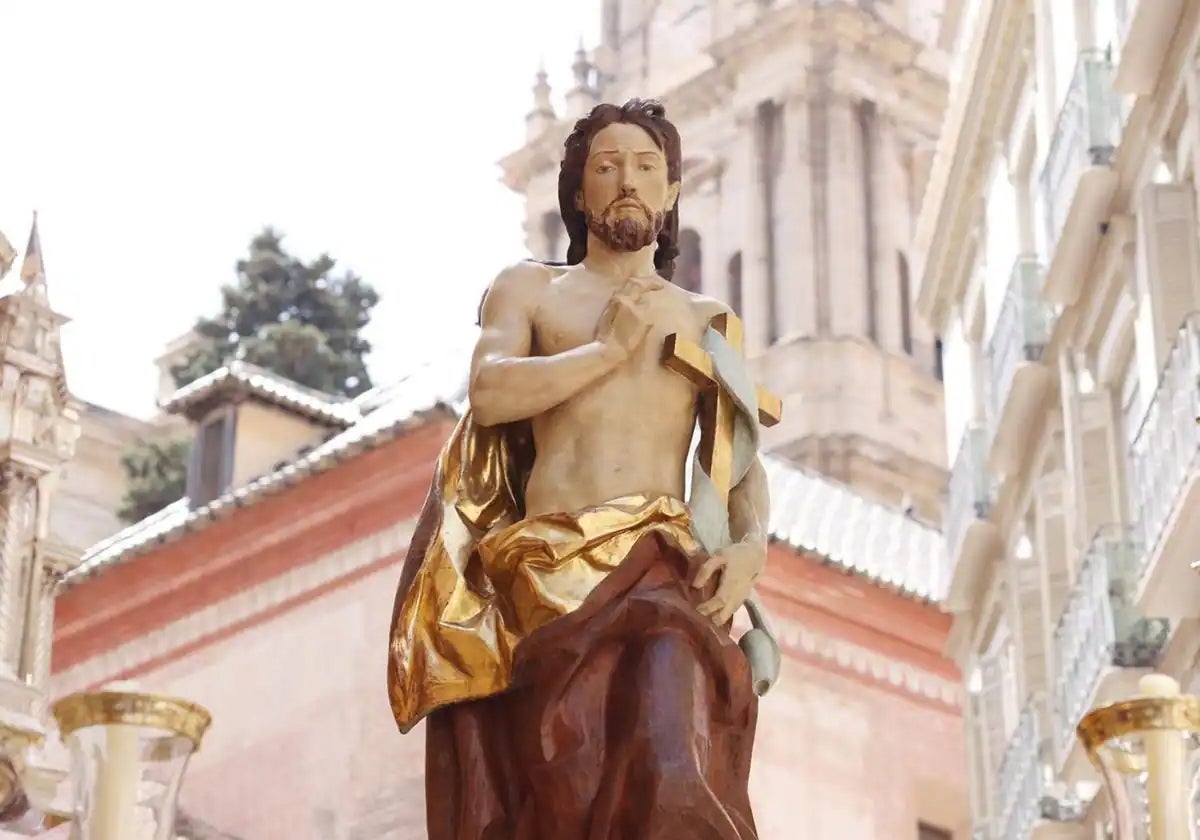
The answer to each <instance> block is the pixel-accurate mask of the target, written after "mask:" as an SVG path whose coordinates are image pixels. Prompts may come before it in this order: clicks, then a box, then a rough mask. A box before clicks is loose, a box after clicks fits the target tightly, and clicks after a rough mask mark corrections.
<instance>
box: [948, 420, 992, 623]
mask: <svg viewBox="0 0 1200 840" xmlns="http://www.w3.org/2000/svg"><path fill="white" fill-rule="evenodd" d="M986 457H987V429H986V428H985V427H984V426H982V425H979V424H976V425H972V426H969V427H968V428H967V430H966V432H965V433H964V434H963V439H962V443H961V444H960V445H959V447H958V455H957V456H956V457H955V459H954V466H952V467H951V468H950V481H949V485H948V487H947V499H946V527H945V535H946V542H945V545H946V554H947V561H948V564H949V566H950V590H949V594H948V595H947V597H946V602H947V603H946V606H947V607H948V608H949V609H950V610H952V611H954V610H960V609H966V608H967V607H969V606H970V604H971V593H972V592H973V591H974V588H975V582H976V579H977V577H978V575H979V573H980V571H981V570H982V569H983V568H984V566H985V565H986V560H987V559H988V556H989V554H990V553H991V552H992V551H993V550H994V549H995V547H996V546H997V545H998V537H997V534H996V526H995V523H993V522H992V521H991V520H990V519H989V518H988V517H989V516H990V515H991V512H992V503H993V501H994V498H995V497H994V490H993V484H992V478H991V476H990V475H989V474H988V471H987V466H986Z"/></svg>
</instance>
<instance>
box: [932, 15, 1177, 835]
mask: <svg viewBox="0 0 1200 840" xmlns="http://www.w3.org/2000/svg"><path fill="white" fill-rule="evenodd" d="M959 29H960V31H959V34H958V36H957V37H958V40H959V43H960V44H961V45H962V49H961V51H960V53H959V55H957V57H956V63H955V68H954V72H953V74H952V76H953V78H954V79H955V80H956V81H955V85H954V87H953V89H952V92H951V97H950V103H949V106H948V111H947V120H946V125H945V130H944V133H943V136H942V138H941V140H940V143H939V146H938V151H937V155H936V157H935V160H934V164H933V168H932V173H931V178H930V184H929V188H928V191H927V193H926V198H925V201H924V203H923V207H922V211H921V215H920V219H919V222H918V226H917V233H916V242H915V245H914V249H915V251H916V252H917V253H918V258H919V260H920V263H921V265H920V269H919V274H918V276H919V278H920V280H919V282H920V291H919V295H918V306H919V309H920V311H921V314H922V316H923V317H924V318H926V319H927V321H928V323H929V324H930V325H931V327H932V328H933V330H934V331H935V332H937V333H938V334H939V335H940V336H941V339H942V345H943V363H942V367H943V370H944V371H945V383H946V441H947V448H948V453H949V461H950V462H951V463H952V464H953V466H952V468H951V472H950V479H949V489H948V503H947V514H946V520H945V535H946V547H947V552H948V556H949V558H950V561H951V569H952V571H951V584H950V589H949V596H948V601H947V604H948V607H949V608H950V609H951V610H952V611H953V612H954V616H955V617H954V630H953V633H952V636H951V640H952V643H951V650H952V652H953V654H954V657H955V659H956V660H957V661H958V662H959V664H960V666H961V667H962V669H963V673H964V674H965V676H966V681H967V682H966V685H967V689H968V709H967V719H968V730H969V731H968V751H969V754H970V767H971V773H970V776H971V793H972V797H971V799H972V813H973V815H974V822H975V829H976V833H977V836H978V837H981V838H996V839H998V838H1004V840H1020V839H1022V838H1029V837H1063V838H1093V837H1103V836H1105V835H1106V832H1110V831H1111V827H1110V825H1109V819H1108V815H1107V813H1106V805H1105V801H1104V796H1103V795H1097V791H1098V790H1099V780H1098V778H1097V776H1096V774H1095V772H1094V771H1093V769H1092V768H1091V766H1090V763H1089V761H1088V760H1087V757H1086V756H1085V755H1084V754H1083V751H1082V750H1081V748H1080V746H1079V744H1078V742H1077V740H1076V737H1075V733H1074V728H1075V725H1076V723H1077V721H1078V720H1079V719H1080V718H1081V717H1082V716H1083V715H1084V714H1085V713H1086V712H1087V711H1088V710H1089V709H1090V708H1092V707H1095V706H1099V705H1105V704H1107V703H1109V702H1113V701H1115V700H1117V699H1120V698H1122V697H1124V696H1128V695H1129V694H1130V693H1132V692H1133V691H1134V690H1135V687H1136V681H1137V678H1138V677H1139V676H1140V675H1141V674H1143V673H1145V672H1146V671H1147V670H1148V669H1156V670H1159V671H1164V672H1166V673H1169V674H1171V675H1173V676H1175V677H1177V678H1178V679H1179V680H1180V681H1181V683H1182V684H1183V686H1184V690H1185V691H1187V690H1190V691H1192V692H1193V693H1194V692H1195V691H1196V690H1197V689H1198V688H1200V684H1198V681H1197V666H1198V664H1200V663H1198V662H1197V649H1198V647H1200V635H1198V634H1197V633H1196V619H1197V618H1198V617H1200V573H1198V572H1197V571H1196V570H1194V569H1192V568H1190V565H1191V564H1192V563H1193V562H1194V560H1195V557H1194V551H1192V550H1191V549H1192V548H1193V547H1194V546H1195V545H1197V544H1198V543H1197V540H1198V539H1200V530H1198V529H1200V524H1198V523H1200V517H1197V515H1196V513H1197V505H1200V495H1198V494H1197V483H1196V478H1197V467H1198V461H1197V454H1198V451H1200V425H1198V424H1197V418H1198V417H1200V392H1198V391H1197V381H1198V379H1197V377H1198V375H1200V321H1197V316H1196V314H1195V312H1196V310H1197V309H1198V308H1200V241H1198V236H1200V232H1198V228H1197V216H1196V212H1197V211H1196V203H1197V184H1198V183H1200V181H1198V178H1200V167H1198V166H1197V157H1196V156H1197V154H1198V153H1200V121H1198V117H1200V75H1198V70H1197V56H1198V55H1200V4H1196V3H1185V2H1182V0H1164V2H1149V0H1077V2H1058V0H1003V2H1001V1H1000V0H976V2H972V3H969V4H967V7H966V10H965V12H964V14H963V16H962V18H961V26H960V28H959Z"/></svg>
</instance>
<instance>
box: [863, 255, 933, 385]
mask: <svg viewBox="0 0 1200 840" xmlns="http://www.w3.org/2000/svg"><path fill="white" fill-rule="evenodd" d="M896 261H897V266H896V276H897V278H898V279H899V282H900V289H899V293H900V346H901V347H903V348H904V352H905V353H907V354H908V355H910V356H911V355H912V352H913V335H912V287H911V280H910V279H909V276H908V259H907V258H906V257H905V256H904V254H900V253H897V254H896ZM872 312H874V307H873V306H872ZM874 322H875V319H874V317H872V319H871V325H872V327H873V326H874ZM938 358H939V359H940V358H941V353H940V352H939V353H938ZM938 366H939V368H940V366H941V363H940V362H939V363H938ZM938 379H941V375H940V374H939V375H938Z"/></svg>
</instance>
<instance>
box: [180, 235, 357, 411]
mask: <svg viewBox="0 0 1200 840" xmlns="http://www.w3.org/2000/svg"><path fill="white" fill-rule="evenodd" d="M335 265H336V264H335V263H334V261H333V260H332V259H331V258H330V257H329V256H326V255H322V256H320V257H318V258H317V259H315V260H313V261H312V262H310V263H305V262H303V261H302V260H299V259H297V258H296V257H294V256H292V255H291V254H289V253H287V251H285V250H284V248H283V240H282V237H281V236H280V235H279V234H278V233H276V232H275V231H273V230H271V229H270V228H267V229H266V230H264V231H263V232H262V233H260V234H259V235H258V236H256V237H255V238H254V240H253V241H252V242H251V243H250V255H249V257H248V258H247V259H244V260H241V261H239V262H238V264H237V280H236V281H235V282H234V283H231V284H227V285H225V286H223V287H222V288H221V298H222V306H221V311H220V312H219V313H218V314H217V315H216V317H213V318H201V319H200V320H199V321H198V322H197V324H196V332H197V333H198V334H199V335H200V336H201V337H202V338H203V339H204V342H203V345H202V346H201V347H200V349H199V350H198V351H197V352H196V353H194V354H193V355H192V356H191V357H190V358H188V359H187V361H185V362H184V363H183V364H181V365H178V366H176V367H175V368H173V369H172V371H171V373H172V375H173V376H174V377H175V381H176V383H177V384H178V385H180V386H183V385H186V384H187V383H189V382H191V381H192V380H194V379H198V378H199V377H201V376H203V375H205V374H206V373H211V372H212V371H214V370H216V369H217V368H219V367H221V365H223V364H225V363H226V362H227V361H229V360H230V359H232V358H239V359H244V360H245V361H247V362H250V363H252V364H256V365H258V366H259V367H263V368H266V369H267V370H270V371H273V372H275V373H277V374H279V375H280V376H286V377H287V378H288V379H292V380H294V381H296V382H299V383H300V384H302V385H307V386H308V387H310V388H316V389H317V390H319V391H323V392H325V393H327V394H334V395H337V396H347V397H352V396H355V395H357V394H361V393H362V392H363V391H365V390H367V389H368V388H370V387H371V378H370V376H369V375H368V374H367V368H366V364H365V362H364V361H363V357H364V356H365V355H366V354H367V353H368V352H369V351H370V349H371V345H370V343H368V342H367V341H366V339H364V338H362V336H361V335H360V332H361V331H362V329H363V327H365V326H366V325H367V323H368V322H369V321H370V320H371V309H372V308H373V307H374V306H375V304H376V303H378V302H379V295H378V293H376V291H375V290H374V289H373V288H372V287H371V286H370V285H368V284H367V283H365V282H364V281H363V280H362V278H360V277H358V276H357V275H355V274H352V273H350V272H344V273H342V274H340V275H336V276H335V275H334V273H333V270H334V267H335Z"/></svg>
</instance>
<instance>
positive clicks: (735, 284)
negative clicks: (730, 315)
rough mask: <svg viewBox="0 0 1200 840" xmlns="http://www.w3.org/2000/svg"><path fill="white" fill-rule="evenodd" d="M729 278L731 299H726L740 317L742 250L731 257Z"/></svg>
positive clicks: (728, 271) (727, 271)
mask: <svg viewBox="0 0 1200 840" xmlns="http://www.w3.org/2000/svg"><path fill="white" fill-rule="evenodd" d="M726 274H727V278H726V279H727V280H728V282H729V300H727V301H725V302H726V303H728V304H729V308H730V309H732V310H733V311H734V313H735V314H736V315H737V316H738V317H739V318H740V317H741V316H742V252H741V251H738V252H736V253H735V254H734V255H733V256H732V257H730V258H729V267H728V268H727V269H726Z"/></svg>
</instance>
